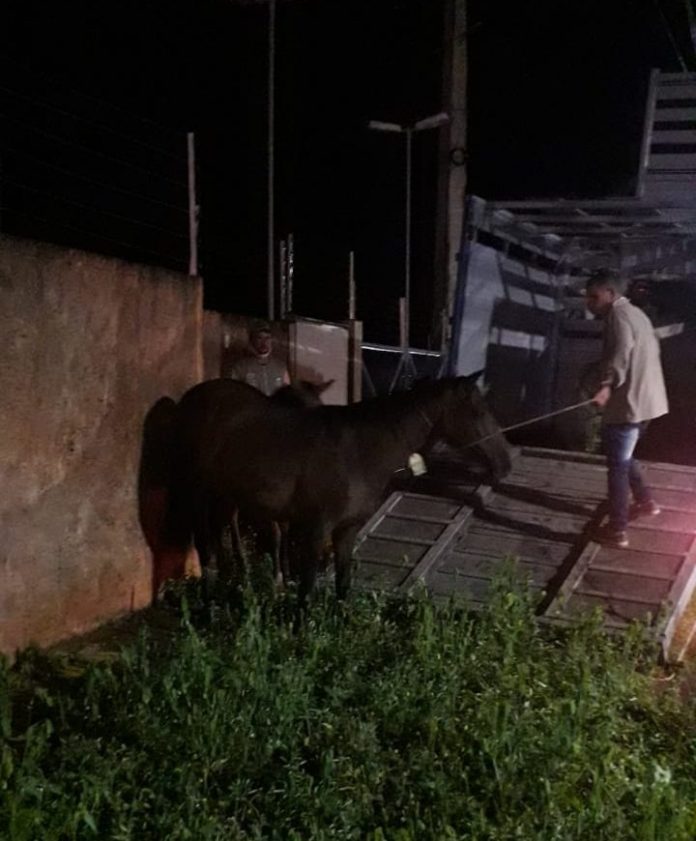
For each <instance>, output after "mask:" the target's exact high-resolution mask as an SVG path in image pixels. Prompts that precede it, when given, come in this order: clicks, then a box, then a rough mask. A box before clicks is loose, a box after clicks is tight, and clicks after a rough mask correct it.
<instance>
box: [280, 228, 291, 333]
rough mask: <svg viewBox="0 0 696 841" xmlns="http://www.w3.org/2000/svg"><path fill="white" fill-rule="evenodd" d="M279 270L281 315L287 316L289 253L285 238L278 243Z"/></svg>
mask: <svg viewBox="0 0 696 841" xmlns="http://www.w3.org/2000/svg"><path fill="white" fill-rule="evenodd" d="M278 264H279V266H278V271H279V278H280V317H281V318H285V316H286V315H287V313H288V309H289V307H288V271H287V266H288V255H287V246H286V244H285V240H284V239H281V241H280V242H279V243H278Z"/></svg>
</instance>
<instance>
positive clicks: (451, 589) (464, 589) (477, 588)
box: [428, 570, 543, 604]
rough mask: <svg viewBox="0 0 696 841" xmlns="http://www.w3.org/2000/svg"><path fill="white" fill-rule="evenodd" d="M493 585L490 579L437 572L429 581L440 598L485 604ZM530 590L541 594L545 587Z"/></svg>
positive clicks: (429, 584)
mask: <svg viewBox="0 0 696 841" xmlns="http://www.w3.org/2000/svg"><path fill="white" fill-rule="evenodd" d="M491 584H492V579H490V578H476V577H475V576H468V575H465V574H461V573H458V572H454V573H453V572H446V571H439V570H436V571H435V572H434V573H433V575H432V576H431V577H430V578H429V580H428V590H429V592H432V593H434V594H438V595H440V596H443V595H444V596H454V595H461V596H464V597H465V598H466V599H470V600H471V601H474V602H481V603H484V604H485V603H486V602H488V600H489V597H490V591H491ZM529 589H530V590H531V591H532V592H540V591H541V590H542V589H543V587H541V586H539V585H535V584H531V585H530V587H529Z"/></svg>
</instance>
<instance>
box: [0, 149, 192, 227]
mask: <svg viewBox="0 0 696 841" xmlns="http://www.w3.org/2000/svg"><path fill="white" fill-rule="evenodd" d="M3 152H8V153H9V154H11V155H18V156H20V157H23V158H27V159H28V160H30V161H32V162H33V163H35V164H38V165H39V166H45V167H47V168H48V169H53V170H56V172H60V173H62V174H63V175H67V176H69V177H70V178H77V179H79V180H80V181H84V182H86V183H88V184H93V185H94V186H95V187H101V188H102V189H104V190H113V191H114V192H115V193H122V194H123V195H126V196H130V197H132V198H136V199H140V200H142V201H148V202H151V203H152V204H157V205H161V206H162V207H166V208H168V209H170V210H174V211H176V212H177V213H181V214H185V215H188V209H187V208H184V207H181V206H180V205H176V204H172V203H171V202H167V201H162V200H161V199H155V198H153V197H152V196H146V195H145V194H144V193H138V192H135V191H134V190H128V189H126V188H125V187H117V186H115V185H114V184H109V183H108V182H106V181H100V180H99V179H97V178H92V177H91V176H88V175H83V174H82V173H80V172H78V171H77V170H75V169H70V168H69V167H64V166H59V165H58V164H55V163H52V162H50V161H46V160H44V159H43V158H39V157H37V156H36V155H32V154H31V152H26V151H25V150H24V149H17V148H16V147H13V146H3V145H2V139H0V154H2V153H3Z"/></svg>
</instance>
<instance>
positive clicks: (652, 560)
mask: <svg viewBox="0 0 696 841" xmlns="http://www.w3.org/2000/svg"><path fill="white" fill-rule="evenodd" d="M683 559H684V558H683V555H662V554H660V553H658V552H641V551H640V548H638V549H636V550H633V549H609V548H607V547H603V549H602V552H601V554H599V555H598V556H597V557H596V558H595V560H594V561H593V562H592V569H593V570H596V571H598V572H615V573H626V574H627V575H638V576H644V577H654V578H662V579H664V580H666V581H670V582H671V581H674V579H675V577H676V575H677V572H678V571H679V569H680V568H681V565H682V562H683Z"/></svg>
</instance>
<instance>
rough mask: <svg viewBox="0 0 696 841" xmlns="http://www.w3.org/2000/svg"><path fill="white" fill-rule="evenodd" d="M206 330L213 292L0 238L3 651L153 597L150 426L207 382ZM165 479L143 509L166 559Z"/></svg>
mask: <svg viewBox="0 0 696 841" xmlns="http://www.w3.org/2000/svg"><path fill="white" fill-rule="evenodd" d="M201 323H202V287H201V283H200V281H199V280H191V279H190V278H187V277H185V276H182V275H177V274H174V273H172V272H168V271H164V270H161V269H155V268H149V267H145V266H136V265H131V264H127V263H124V262H121V261H118V260H114V259H107V258H104V257H99V256H95V255H91V254H86V253H83V252H79V251H74V250H64V249H59V248H56V247H52V246H48V245H44V244H39V243H35V242H30V241H22V240H17V239H13V238H9V237H0V487H1V488H2V493H1V495H0V650H2V651H4V652H12V651H14V650H16V649H17V648H21V647H23V646H25V645H27V644H28V643H30V642H36V643H38V644H42V645H43V644H48V643H51V642H53V641H56V640H58V639H61V638H64V637H66V636H69V635H71V634H74V633H77V632H81V631H83V630H86V629H88V628H90V627H92V626H94V625H95V624H97V623H98V622H99V621H101V620H104V619H107V618H110V617H113V616H115V615H117V614H119V613H121V612H123V611H127V610H133V609H135V608H139V607H141V606H143V605H145V604H147V603H148V601H149V600H150V598H151V595H152V588H153V580H154V582H155V585H156V583H157V580H158V575H159V573H158V571H157V570H156V569H153V553H152V551H151V550H150V548H149V547H148V543H147V542H146V540H145V538H144V536H143V529H142V528H141V525H140V522H139V499H138V483H139V481H138V477H139V468H140V459H141V447H142V441H143V424H144V421H145V418H146V416H148V413H149V412H150V410H151V409H152V407H153V406H154V404H155V403H156V401H158V399H159V398H161V397H162V396H163V395H169V396H171V397H173V398H175V399H177V398H178V397H179V396H180V395H181V393H182V392H183V391H184V390H185V389H186V388H188V387H190V386H191V385H192V384H194V383H195V382H197V381H198V380H200V379H201V376H202V354H201ZM163 405H164V409H165V415H166V409H167V406H166V402H165V404H163ZM160 408H161V407H160ZM155 416H157V412H155ZM146 473H147V471H146ZM160 478H161V477H160ZM157 481H158V474H157V471H156V470H155V471H154V473H153V471H152V470H150V472H149V475H148V476H147V482H146V483H145V484H146V486H144V491H145V496H146V497H148V499H146V500H145V504H143V501H142V500H141V506H140V507H141V509H142V510H141V512H140V513H141V516H142V517H143V519H144V520H145V527H146V531H147V530H148V529H149V531H150V541H149V542H150V544H151V545H153V546H154V548H155V550H156V551H157V550H158V548H161V547H158V546H157V545H156V544H157V543H158V539H159V538H158V535H157V529H158V527H159V522H160V519H161V509H162V506H163V497H162V494H163V490H162V488H161V487H159V488H158V487H157ZM153 482H154V484H153ZM148 483H149V485H148ZM142 484H143V483H142V481H141V485H142ZM158 506H159V508H158ZM155 561H157V559H155ZM160 561H161V559H160ZM169 562H170V563H171V558H170V559H169ZM160 577H161V575H160Z"/></svg>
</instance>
